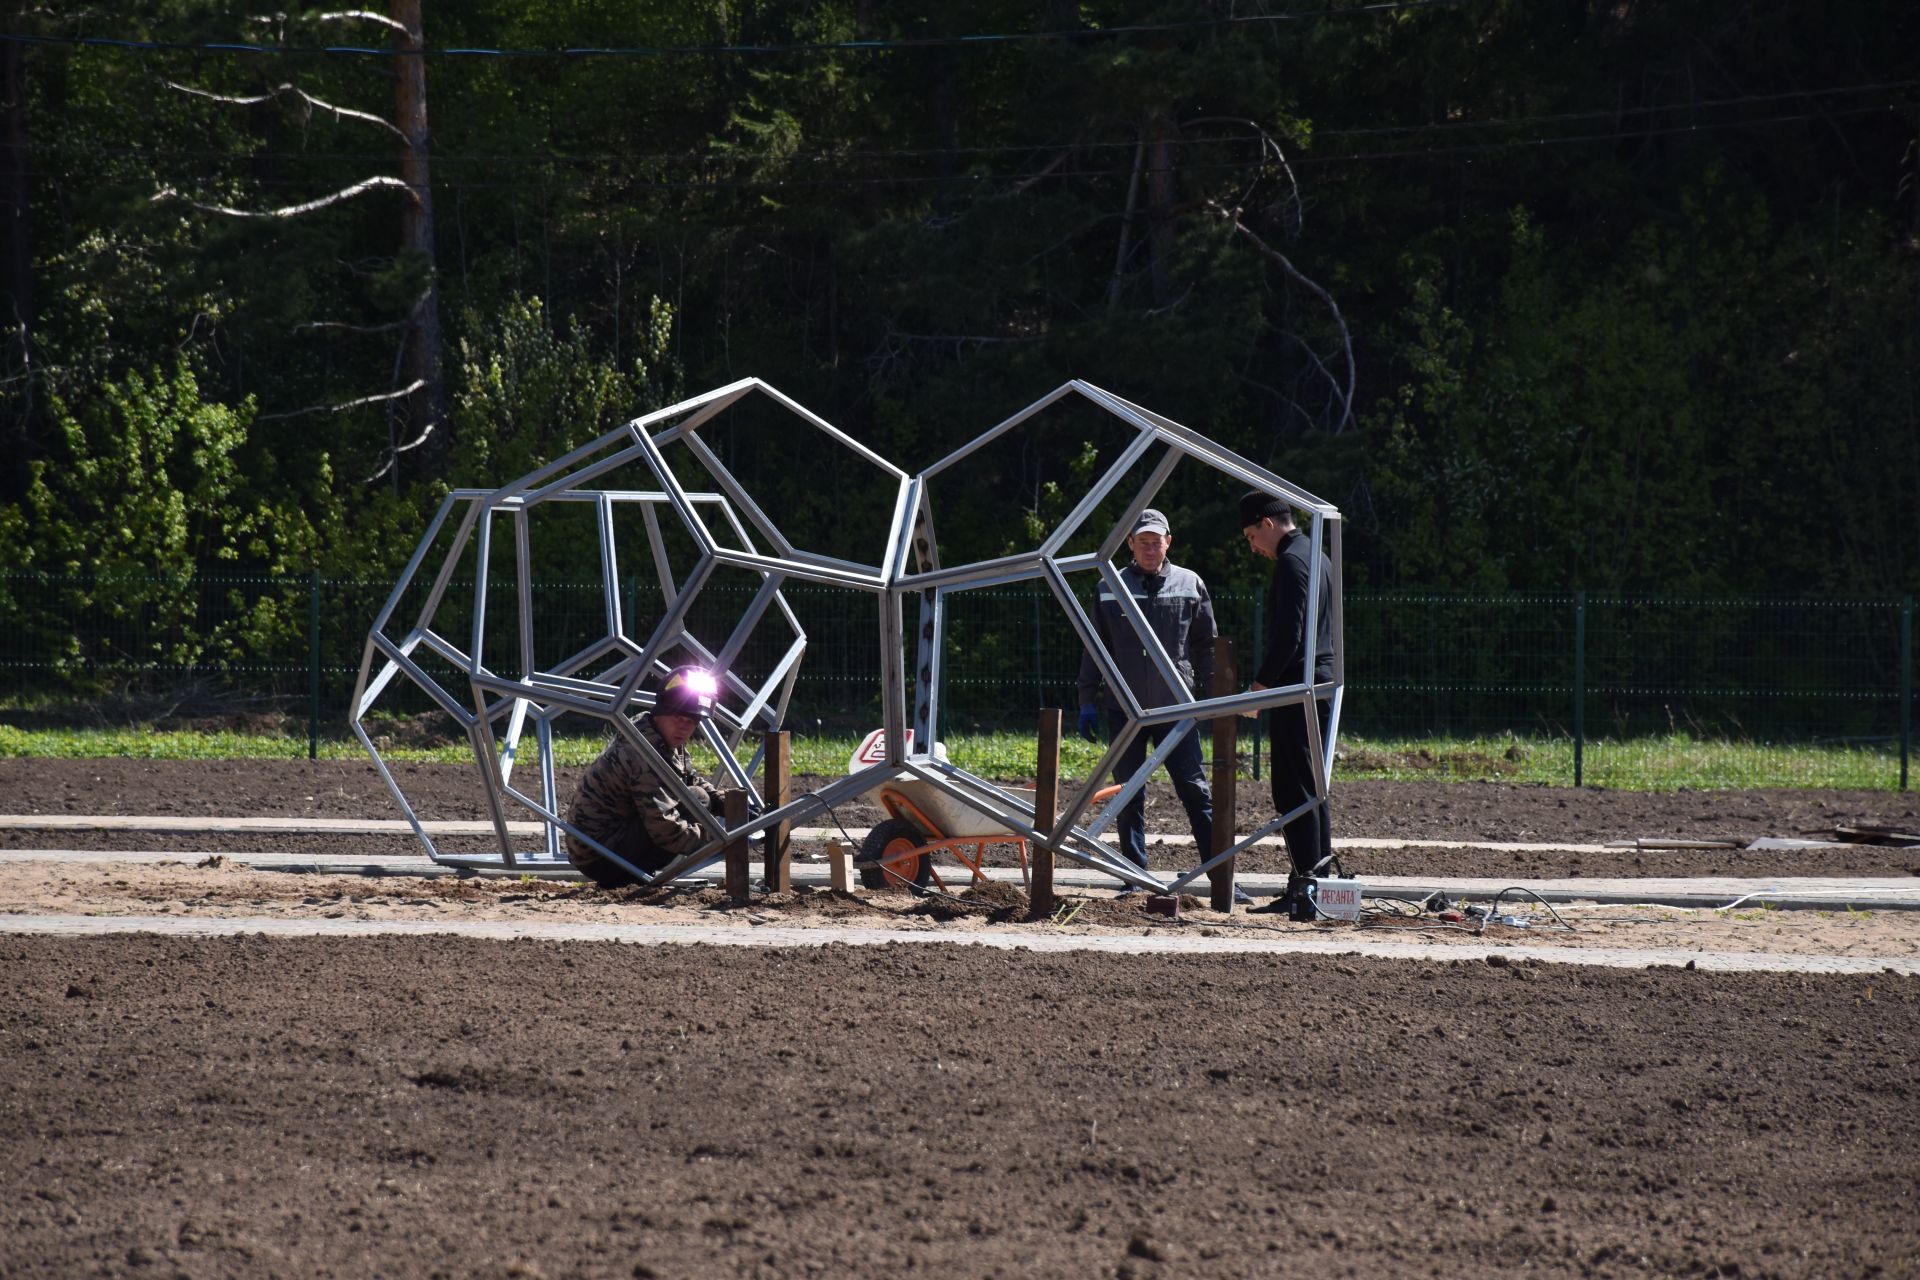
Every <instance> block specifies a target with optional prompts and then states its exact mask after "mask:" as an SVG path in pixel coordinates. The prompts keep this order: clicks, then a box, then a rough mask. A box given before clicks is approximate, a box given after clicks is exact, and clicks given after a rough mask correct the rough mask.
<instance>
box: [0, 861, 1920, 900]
mask: <svg viewBox="0 0 1920 1280" xmlns="http://www.w3.org/2000/svg"><path fill="white" fill-rule="evenodd" d="M209 856H210V855H209V854H208V853H207V852H206V851H204V850H195V849H191V848H183V849H179V850H170V851H167V850H163V851H142V852H120V851H113V850H100V849H59V848H46V849H0V866H5V865H7V864H8V863H16V862H68V863H96V864H97V863H104V862H135V863H161V862H171V863H188V864H192V863H196V862H200V861H202V860H204V859H205V858H207V857H209ZM220 856H221V857H223V858H225V859H226V860H227V861H228V862H229V863H236V864H239V865H241V866H247V867H252V868H255V869H256V870H260V871H286V872H299V873H305V874H310V875H336V876H449V875H458V874H462V872H461V871H460V870H459V869H456V868H454V867H448V866H440V865H436V864H435V863H433V862H430V861H429V860H428V859H427V858H426V856H425V855H424V854H419V855H405V856H393V855H370V854H357V853H353V852H351V851H344V850H343V851H338V852H330V851H326V850H316V851H315V852H313V853H222V854H221V855H220ZM754 868H755V875H754V879H755V882H756V883H758V882H759V881H760V880H761V879H762V878H763V876H762V874H761V872H760V866H759V864H758V863H757V862H756V863H755V864H754ZM466 874H474V873H472V872H466ZM481 874H487V875H493V876H507V877H519V876H522V875H535V876H538V877H539V878H541V879H548V880H577V879H579V877H578V875H577V874H576V873H575V872H573V871H572V870H570V869H565V868H557V867H554V866H552V864H547V865H546V866H543V867H539V868H538V869H535V870H531V871H504V870H491V869H490V870H488V871H486V872H483V873H481ZM941 874H942V875H943V876H946V877H947V883H948V884H949V885H950V886H951V887H953V888H955V889H958V888H959V887H960V886H961V885H962V884H964V882H965V876H964V874H963V873H959V872H957V871H956V872H954V873H953V874H951V875H949V873H948V872H947V870H946V869H945V868H942V872H941ZM1161 874H1163V875H1164V874H1165V873H1161ZM987 875H988V876H989V877H990V878H992V879H994V880H996V881H1000V882H1002V883H1011V884H1018V883H1020V872H1019V871H1018V870H1015V869H1012V868H993V869H990V870H989V871H988V872H987ZM718 877H719V868H718V867H717V866H716V867H710V868H708V870H707V871H705V872H703V873H701V876H700V877H696V878H704V879H718ZM793 881H794V883H795V884H796V885H808V886H811V887H813V888H825V887H827V885H828V884H829V883H830V882H831V876H830V874H829V872H828V869H827V865H826V864H825V863H824V862H807V861H800V860H795V862H794V863H793ZM1054 883H1055V884H1056V885H1057V886H1059V887H1060V888H1061V889H1064V890H1069V891H1079V890H1110V889H1114V888H1116V887H1117V882H1116V881H1115V880H1114V879H1113V878H1112V877H1110V876H1106V875H1102V874H1100V873H1099V872H1094V871H1086V870H1082V869H1080V868H1078V867H1074V866H1071V865H1063V866H1060V867H1058V868H1056V870H1055V871H1054ZM1236 883H1238V884H1239V886H1240V887H1241V888H1243V889H1245V890H1246V891H1247V892H1248V893H1250V894H1252V895H1253V896H1254V897H1256V898H1267V897H1272V896H1274V895H1276V894H1278V893H1280V891H1281V890H1282V889H1284V888H1285V887H1286V877H1285V876H1284V875H1280V876H1276V875H1270V874H1269V875H1262V874H1257V873H1256V874H1251V875H1241V876H1239V877H1238V878H1237V881H1236ZM1361 885H1362V888H1363V891H1364V892H1365V893H1367V894H1368V895H1369V896H1379V897H1388V898H1401V899H1407V900H1412V901H1424V900H1425V899H1427V898H1430V897H1432V896H1433V895H1434V894H1435V893H1438V894H1441V895H1442V896H1444V897H1445V898H1447V899H1449V900H1450V901H1451V900H1463V899H1464V900H1466V901H1470V902H1490V901H1492V900H1494V899H1495V898H1500V899H1501V900H1502V902H1503V905H1504V904H1511V905H1513V906H1516V907H1523V906H1524V905H1525V904H1526V903H1527V902H1530V901H1538V900H1540V899H1544V900H1546V901H1547V902H1551V903H1566V902H1593V903H1601V904H1606V905H1621V904H1636V903H1646V904H1649V905H1655V906H1670V907H1728V906H1733V905H1735V904H1738V903H1743V902H1752V903H1754V904H1755V905H1758V904H1759V903H1762V902H1764V903H1766V904H1767V905H1768V906H1770V907H1778V908H1782V909H1787V910H1792V909H1808V910H1821V911H1842V910H1848V909H1852V910H1856V911H1913V910H1920V876H1906V877H1901V878H1899V879H1893V878H1891V877H1888V878H1872V879H1864V878H1863V879H1848V878H1837V877H1835V878H1821V877H1783V878H1772V879H1747V878H1737V877H1732V876H1700V877H1695V878H1688V879H1655V878H1643V879H1560V880H1538V879H1536V880H1525V881H1515V880H1510V879H1484V878H1475V877H1468V876H1457V877H1445V876H1365V877H1362V878H1361ZM1515 889H1525V890H1527V892H1525V893H1516V892H1513V890H1515ZM1187 891H1188V892H1191V893H1193V894H1195V896H1197V897H1205V896H1206V893H1207V886H1206V885H1205V883H1204V882H1201V883H1198V884H1194V885H1189V886H1188V889H1187Z"/></svg>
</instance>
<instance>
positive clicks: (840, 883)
mask: <svg viewBox="0 0 1920 1280" xmlns="http://www.w3.org/2000/svg"><path fill="white" fill-rule="evenodd" d="M827 861H828V863H829V864H830V866H829V869H828V874H829V875H831V876H832V877H833V891H834V892H835V893H852V892H853V850H851V849H849V848H847V846H846V845H844V844H842V843H841V842H840V841H838V840H829V841H827Z"/></svg>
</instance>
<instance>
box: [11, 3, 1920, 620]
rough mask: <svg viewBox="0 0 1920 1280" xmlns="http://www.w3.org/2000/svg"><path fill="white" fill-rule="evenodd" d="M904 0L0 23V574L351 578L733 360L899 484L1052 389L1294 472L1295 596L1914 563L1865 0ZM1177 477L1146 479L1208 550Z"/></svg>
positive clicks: (1889, 68)
mask: <svg viewBox="0 0 1920 1280" xmlns="http://www.w3.org/2000/svg"><path fill="white" fill-rule="evenodd" d="M423 8H424V13H423V12H422V10H423ZM918 8H919V10H920V11H919V12H917V13H916V12H913V11H912V10H911V9H910V8H909V7H907V6H892V5H882V4H878V3H873V0H823V2H821V3H809V4H774V3H758V2H755V0H659V2H657V3H649V4H645V5H633V4H617V3H594V2H591V0H580V2H577V3H542V2H538V0H470V2H468V3H462V4H459V5H425V6H423V5H422V4H421V3H420V0H392V3H390V4H389V5H388V6H387V7H386V8H384V9H382V10H380V11H378V12H368V11H356V12H353V13H340V12H335V11H329V10H325V9H323V8H321V7H317V6H308V5H293V6H289V7H288V8H286V9H285V10H284V11H275V12H272V13H268V12H263V11H261V10H259V9H257V8H252V7H248V6H246V5H241V4H235V3H231V2H230V0H138V2H134V3H126V4H117V5H114V6H112V7H111V9H107V8H102V7H99V6H93V5H78V4H72V5H69V4H64V3H58V2H51V3H35V4H31V5H26V4H16V5H14V6H12V7H11V11H10V13H9V16H8V18H7V19H6V22H5V24H4V25H5V28H6V31H7V33H8V38H7V39H5V40H4V41H0V54H4V59H5V137H4V165H3V166H0V203H4V205H5V213H6V217H7V219H8V224H7V226H8V234H7V241H6V252H5V255H4V258H5V261H4V277H3V278H0V290H4V297H3V298H0V311H3V312H4V316H5V322H6V328H7V333H6V341H5V345H4V351H3V352H0V377H4V390H5V397H4V402H0V459H3V460H4V465H3V466H0V564H4V565H5V566H6V567H7V569H9V570H33V571H43V572H50V573H56V574H62V573H66V574H71V573H79V572H87V571H90V572H94V573H111V572H112V571H115V570H127V571H137V572H139V573H142V574H149V575H153V577H154V579H155V581H156V582H158V583H160V584H162V585H160V586H158V587H156V588H155V591H156V592H158V593H159V594H162V595H164V594H165V593H166V592H167V591H168V590H179V591H182V592H184V591H185V590H186V586H185V584H187V583H189V582H190V581H191V580H192V578H193V576H194V575H195V574H197V573H198V574H205V573H207V572H208V571H210V570H220V571H244V572H254V573H259V574H264V575H292V574H300V575H304V574H307V573H308V572H310V571H317V572H319V573H321V574H324V575H329V576H339V577H365V578H372V579H382V578H384V579H386V580H389V581H390V580H391V576H392V573H393V571H394V570H395V569H396V568H397V566H398V565H399V564H400V563H401V562H402V561H403V560H404V558H405V556H406V555H407V553H408V552H409V551H410V549H411V548H412V546H413V544H414V542H415V541H416V539H417V537H418V535H419V532H420V530H421V529H422V528H423V527H424V526H425V523H426V520H427V517H428V515H429V514H430V513H431V511H432V510H433V509H434V507H435V506H436V505H437V503H438V501H439V499H440V498H441V496H442V495H443V494H444V493H445V492H446V490H447V489H448V488H449V487H452V486H475V485H489V484H493V483H498V482H501V481H504V480H506V479H509V478H512V477H514V476H516V475H519V474H521V473H524V472H525V471H527V470H529V469H531V468H532V467H533V466H535V465H537V464H539V463H541V462H544V461H546V460H549V459H551V458H554V457H556V456H558V455H560V454H561V453H563V452H565V451H566V450H568V449H569V448H572V447H573V446H575V445H578V444H580V443H582V442H584V441H586V440H589V439H592V438H593V437H595V436H597V435H599V434H601V433H603V432H605V431H607V430H609V429H610V428H612V427H614V426H616V425H618V424H619V423H620V422H623V421H625V420H627V419H628V418H630V417H632V416H634V415H636V414H638V413H640V412H643V411H645V410H647V409H651V408H654V407H657V406H660V405H663V404H667V403H671V402H672V401H673V400H675V399H677V398H680V397H682V396H683V395H686V394H691V393H693V392H697V391H700V390H704V389H707V388H709V387H712V386H717V385H719V384H722V383H725V382H728V381H731V380H733V379H736V378H739V377H743V376H748V375H753V376H758V377H761V378H763V379H765V380H767V381H768V382H770V383H772V384H773V385H774V386H776V387H778V388H780V389H781V390H782V391H784V392H786V393H787V394H788V395H791V396H792V397H794V398H795V399H797V400H798V401H800V402H801V403H802V404H805V405H806V406H808V407H809V408H811V409H813V410H814V411H816V412H818V413H820V414H821V415H822V416H824V417H826V418H827V419H828V420H830V421H832V422H834V423H835V424H836V425H839V426H841V427H842V428H844V429H845V430H847V431H848V432H850V433H851V434H852V435H853V436H855V437H856V438H858V439H860V440H861V441H863V442H864V443H866V444H868V445H870V446H871V447H873V448H874V449H876V450H877V451H879V452H880V453H882V454H883V455H885V456H887V457H888V458H890V459H892V460H894V461H895V462H896V463H898V464H899V465H900V466H902V467H903V468H905V469H906V470H908V471H910V472H911V471H913V470H916V469H919V468H921V467H924V466H927V465H929V464H930V463H932V462H933V461H935V460H936V459H938V458H941V457H943V456H945V455H946V454H947V453H948V452H950V451H951V450H952V449H953V448H955V447H956V446H957V445H959V444H960V443H962V442H964V441H966V440H968V439H971V438H972V437H974V436H975V435H977V434H978V433H979V432H981V431H983V430H984V429H985V428H987V427H988V426H990V425H992V424H993V423H995V422H998V421H999V420H1000V419H1001V418H1003V417H1004V416H1006V415H1007V414H1009V413H1011V412H1013V411H1014V410H1016V409H1019V408H1020V407H1022V406H1024V405H1026V404H1028V403H1030V402H1031V401H1033V400H1034V399H1036V398H1038V397H1039V396H1041V395H1043V394H1045V393H1046V392H1048V391H1050V390H1051V389H1053V388H1054V387H1056V386H1058V385H1059V384H1060V383H1062V382H1064V381H1066V380H1067V379H1069V378H1083V379H1086V380H1088V381H1091V382H1094V383H1097V384H1100V385H1102V386H1104V387H1107V388H1108V389H1110V390H1113V391H1115V392H1118V393H1119V394H1121V395H1123V396H1126V397H1128V398H1130V399H1133V400H1135V401H1138V402H1140V403H1142V404H1145V405H1148V406H1150V407H1152V408H1154V409H1156V410H1158V411H1160V412H1162V413H1165V414H1167V415H1168V416H1170V417H1172V418H1174V419H1176V420H1178V421H1181V422H1184V423H1186V424H1188V425H1190V426H1193V427H1195V428H1197V429H1199V430H1202V431H1204V432H1206V433H1207V434H1209V435H1211V436H1212V437H1214V438H1215V439H1217V440H1219V441H1221V442H1222V443H1224V444H1226V445H1227V446H1229V447H1230V448H1232V449H1235V450H1237V451H1239V452H1241V453H1243V454H1245V455H1247V456H1248V457H1251V458H1252V459H1254V460H1256V461H1258V462H1261V463H1263V464H1265V465H1267V466H1269V467H1271V468H1273V469H1274V470H1276V471H1277V472H1279V473H1280V474H1282V475H1284V476H1287V477H1288V478H1290V479H1293V480H1295V481H1297V482H1299V483H1301V484H1302V485H1304V486H1305V487H1307V488H1309V489H1311V490H1313V491H1315V492H1317V493H1319V494H1321V495H1322V496H1324V497H1326V498H1327V499H1329V500H1331V501H1333V502H1335V503H1337V504H1338V505H1340V506H1341V508H1342V509H1343V511H1344V512H1345V514H1346V517H1347V540H1346V556H1347V581H1348V584H1349V586H1351V587H1362V588H1366V587H1373V588H1394V587H1419V588H1425V589H1437V590H1474V591H1516V590H1539V591H1547V590H1574V589H1580V590H1586V591H1596V592H1607V591H1613V592H1673V593H1694V594H1716V593H1719V594H1749V595H1765V596H1776V595H1826V596H1835V595H1856V594H1857V595H1866V596H1872V597H1875V598H1887V597H1897V596H1900V595H1902V594H1905V593H1913V592H1915V591H1916V590H1917V589H1920V521H1916V519H1915V510H1916V501H1915V497H1916V494H1920V158H1917V156H1916V136H1917V135H1920V9H1917V8H1916V7H1915V6H1911V5H1904V4H1888V3H1884V0H1836V2H1835V3H1828V4H1821V5H1807V4H1801V3H1794V2H1792V0H1699V2H1698V3H1689V4H1685V5H1669V4H1651V3H1636V2H1635V0H1615V2H1610V3H1582V2H1578V0H1572V2H1566V3H1553V4H1540V3H1535V2H1533V0H1410V2H1407V3H1384V4H1365V5H1360V4H1345V3H1330V4H1322V5H1317V6H1305V5H1300V6H1282V5H1278V4H1274V5H1262V4H1251V5H1249V4H1245V3H1234V4H1226V3H1199V4H1193V3H1189V4H1178V5H1175V4H1163V5H1155V4H1150V3H1085V4H1072V3H1062V2H1061V0H1029V2H1027V3H1012V2H1007V0H998V2H996V0H954V2H952V3H943V4H940V5H937V6H920V7H918ZM589 49H590V50H599V51H600V52H581V50H589ZM480 50H490V51H493V52H492V53H482V52H477V51H480ZM570 50H572V51H575V52H567V51H570ZM429 122H430V129H429V127H428V125H429ZM1103 459H1104V460H1109V461H1110V459H1111V452H1110V450H1107V449H1106V446H1105V445H1104V444H1102V443H1101V442H1099V441H1096V440H1095V439H1093V438H1092V436H1091V434H1087V433H1077V432H1076V431H1075V430H1074V429H1072V428H1071V427H1070V426H1069V428H1068V429H1063V430H1055V431H1049V432H1046V433H1040V434H1038V435H1036V436H1035V437H1034V438H1033V439H1032V440H1031V441H1030V442H1028V443H1027V444H1024V445H1023V446H1022V449H1021V450H1020V451H1019V452H1018V453H1016V454H1014V455H1012V456H1010V457H1009V458H1007V459H1006V460H1004V461H1003V462H996V463H995V464H994V465H993V469H992V470H991V473H988V472H986V471H981V472H977V473H975V474H973V475H972V476H970V480H972V481H975V482H976V483H971V484H970V485H969V486H968V488H967V490H966V492H965V493H964V494H962V495H960V496H959V497H958V498H957V499H956V500H955V501H954V503H953V504H951V505H949V506H948V507H946V508H943V509H942V511H941V512H940V518H941V529H940V532H941V536H942V542H943V547H945V548H946V549H947V551H946V554H947V555H948V556H949V557H950V558H953V557H966V558H971V557H975V556H989V555H993V554H997V553H1000V552H1003V551H1005V550H1008V549H1012V548H1014V547H1016V546H1019V545H1021V544H1022V543H1025V542H1027V541H1028V536H1027V535H1028V533H1029V532H1030V530H1031V529H1032V528H1033V527H1036V526H1038V525H1039V524H1042V523H1044V522H1046V521H1047V520H1048V519H1049V518H1050V517H1053V516H1057V515H1058V514H1060V513H1062V512H1064V511H1065V510H1066V509H1067V508H1068V507H1070V506H1071V505H1072V502H1073V501H1074V500H1075V498H1076V497H1077V494H1076V493H1075V492H1074V486H1075V482H1076V481H1077V480H1079V479H1083V478H1085V477H1087V476H1090V475H1092V474H1096V472H1095V470H1094V469H1095V468H1096V467H1099V466H1101V465H1103ZM748 471H749V473H750V475H749V478H750V480H751V481H752V483H754V484H755V485H756V486H757V487H756V489H755V492H756V494H759V495H761V497H762V501H763V502H764V503H768V504H770V505H772V506H775V507H778V508H779V509H780V510H781V511H782V512H783V513H784V514H786V515H787V516H789V517H790V518H792V519H794V520H797V521H801V522H805V523H810V524H811V525H814V526H817V527H821V528H829V527H831V526H834V525H835V524H836V522H840V521H842V520H851V519H857V518H859V517H857V516H854V515H851V514H848V513H849V512H851V511H852V510H853V509H854V508H855V507H856V506H857V505H858V504H850V503H848V502H847V501H846V494H845V493H844V492H839V491H837V490H836V488H835V478H834V477H833V476H831V475H825V474H823V473H822V472H820V471H819V469H818V468H810V467H807V466H792V467H781V466H775V465H772V464H771V463H769V464H766V465H763V466H760V467H759V468H757V469H756V468H753V467H751V466H748ZM1232 497H1233V495H1232V494H1231V493H1226V492H1216V491H1213V490H1203V489H1199V488H1194V489H1191V490H1186V489H1179V488H1175V489H1172V490H1169V492H1168V493H1167V494H1166V500H1165V502H1164V503H1163V505H1165V506H1167V507H1168V508H1169V511H1170V514H1171V515H1172V517H1173V523H1174V528H1175V530H1176V559H1180V560H1182V562H1185V563H1190V564H1193V565H1194V566H1195V567H1197V568H1200V569H1201V571H1202V572H1203V573H1205V574H1206V575H1207V576H1208V577H1209V580H1210V581H1212V582H1213V583H1214V585H1215V587H1216V590H1222V589H1225V590H1233V589H1251V587H1252V586H1253V585H1254V584H1255V583H1256V582H1259V581H1263V580H1264V576H1265V571H1264V568H1263V566H1262V565H1260V564H1258V563H1256V562H1254V561H1253V560H1252V559H1251V558H1250V557H1248V556H1247V555H1246V554H1245V551H1244V549H1243V548H1241V547H1239V546H1238V540H1237V536H1236V535H1237V530H1236V529H1235V528H1234V526H1235V525H1236V524H1237V521H1236V520H1235V518H1234V516H1233V511H1232ZM839 532H841V533H842V534H845V533H847V532H848V531H847V530H840V531H839ZM853 532H855V533H857V532H858V531H857V530H856V531H853ZM1183 535H1185V536H1184V540H1183ZM543 554H547V555H560V556H562V557H564V556H565V555H571V554H576V552H567V551H548V552H544V553H543ZM553 569H554V571H555V572H564V571H565V564H564V560H562V561H560V562H555V563H554V564H553ZM167 583H171V584H173V586H172V587H168V586H166V585H165V584H167ZM3 589H5V590H12V589H13V588H11V587H8V588H3ZM0 603H10V602H4V601H0ZM21 607H23V606H21V605H19V603H18V602H17V601H16V602H11V607H10V609H9V612H10V613H11V614H13V615H14V616H16V617H17V616H18V610H19V609H20V608H21ZM304 607H305V606H304V601H303V600H301V599H300V598H299V597H298V596H294V597H290V598H289V600H288V601H287V602H286V604H285V609H286V612H287V616H286V617H278V616H274V617H266V616H263V617H262V618H261V619H260V620H259V624H260V625H261V626H262V627H266V628H272V627H286V628H290V629H297V625H298V623H299V622H300V620H301V619H300V618H299V617H298V616H297V615H298V612H299V610H301V609H303V608H304Z"/></svg>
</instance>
